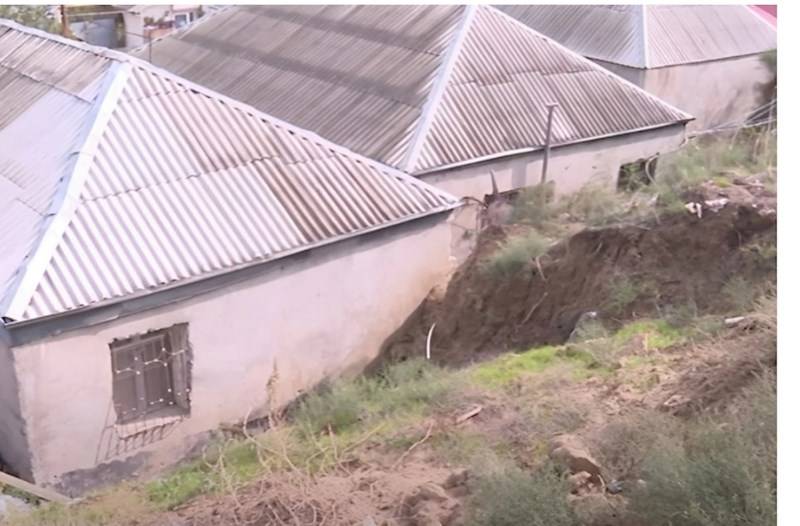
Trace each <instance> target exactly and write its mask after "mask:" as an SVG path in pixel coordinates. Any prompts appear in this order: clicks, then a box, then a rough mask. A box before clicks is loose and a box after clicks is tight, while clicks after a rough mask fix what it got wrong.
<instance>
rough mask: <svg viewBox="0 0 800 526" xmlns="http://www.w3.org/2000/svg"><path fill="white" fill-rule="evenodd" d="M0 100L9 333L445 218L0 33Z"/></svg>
mask: <svg viewBox="0 0 800 526" xmlns="http://www.w3.org/2000/svg"><path fill="white" fill-rule="evenodd" d="M0 98H2V100H3V102H4V104H3V105H2V108H3V109H0V123H1V124H2V125H0V189H2V191H0V200H2V204H3V205H5V206H2V208H0V233H1V234H0V236H2V246H3V248H4V250H3V251H2V253H0V257H2V260H0V285H2V287H3V288H2V289H0V315H2V316H4V317H6V318H8V319H11V320H15V321H22V320H31V319H36V318H40V317H44V316H50V315H54V314H58V313H63V312H67V311H71V310H74V309H79V308H84V307H89V306H93V305H97V304H101V303H106V302H109V301H118V300H120V299H124V298H127V297H132V296H136V295H141V294H146V293H148V292H150V291H153V290H157V289H161V288H164V287H171V286H176V285H180V284H182V283H188V282H191V281H194V280H197V279H202V278H205V277H208V276H211V275H216V274H220V273H224V272H228V271H231V270H234V269H238V268H242V267H244V266H249V265H252V264H256V263H258V262H262V261H266V260H270V259H277V258H280V257H283V256H285V255H288V254H291V253H294V252H297V251H300V250H305V249H308V248H311V247H315V246H320V245H323V244H327V243H331V242H334V241H337V240H339V239H344V238H347V237H351V236H354V235H359V234H362V233H366V232H370V231H374V230H377V229H380V228H385V227H387V226H390V225H393V224H397V223H401V222H405V221H409V220H412V219H415V218H419V217H423V216H427V215H430V214H434V213H438V212H442V211H445V210H449V209H451V208H453V207H454V206H456V205H457V200H456V198H454V197H452V196H450V195H449V194H446V193H444V192H442V191H439V190H437V189H435V188H433V187H431V186H429V185H427V184H425V183H423V182H421V181H419V180H417V179H414V178H412V177H410V176H408V175H406V174H403V173H401V172H399V171H397V170H394V169H392V168H389V167H386V166H382V165H380V164H378V163H376V162H374V161H370V160H368V159H366V158H364V157H362V156H360V155H358V154H354V153H352V152H350V151H347V150H345V149H343V148H341V147H339V146H336V145H334V144H332V143H330V142H328V141H326V140H324V139H321V138H320V137H318V136H317V135H314V134H312V133H309V132H306V131H304V130H300V129H298V128H295V127H293V126H291V125H288V124H286V123H284V122H283V121H279V120H277V119H274V118H272V117H270V116H267V115H265V114H263V113H261V112H259V111H258V110H255V109H254V108H251V107H249V106H246V105H244V104H242V103H239V102H236V101H233V100H231V99H228V98H226V97H224V96H221V95H218V94H216V93H213V92H211V91H209V90H207V89H205V88H202V87H199V86H197V85H195V84H192V83H190V82H188V81H186V80H184V79H181V78H179V77H176V76H174V75H172V74H170V73H167V72H165V71H162V70H159V69H158V68H155V67H153V66H150V65H149V64H147V63H144V62H142V61H140V60H137V59H135V58H132V57H129V56H127V55H124V54H120V53H115V52H111V51H108V50H102V49H99V48H94V47H91V46H86V45H81V44H77V43H74V42H72V41H67V40H63V39H60V38H58V37H54V36H52V35H48V34H45V33H42V32H38V31H35V30H29V29H27V28H23V27H21V26H17V25H16V24H13V23H10V22H5V21H0ZM8 108H15V109H14V110H13V112H12V111H9V109H8Z"/></svg>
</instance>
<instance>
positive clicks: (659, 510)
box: [631, 375, 777, 526]
mask: <svg viewBox="0 0 800 526" xmlns="http://www.w3.org/2000/svg"><path fill="white" fill-rule="evenodd" d="M776 403H777V399H776V391H775V379H774V377H773V376H772V375H764V376H763V377H762V378H760V379H759V380H758V381H756V382H755V384H754V385H752V386H751V387H750V388H748V389H747V390H746V391H745V392H744V393H743V395H742V396H741V397H740V399H739V401H738V403H737V404H734V407H733V408H732V409H731V410H729V411H727V412H726V414H725V415H723V416H722V417H718V418H714V419H712V418H705V419H702V420H700V421H699V422H693V423H688V424H686V426H685V427H686V429H684V430H683V433H678V432H673V433H669V434H664V425H663V423H661V424H660V425H659V429H660V431H659V433H660V434H661V438H659V439H658V440H656V441H655V443H654V445H653V447H652V448H650V450H649V452H648V454H647V455H646V457H645V459H644V461H643V466H642V473H641V475H642V477H643V479H644V480H645V485H644V486H643V487H639V488H637V490H636V491H635V492H634V493H633V494H632V498H631V502H632V504H633V511H634V512H635V513H636V514H637V515H638V516H640V517H642V518H643V519H644V521H645V522H646V523H647V524H653V525H655V526H660V525H664V526H666V525H672V524H682V525H687V526H695V525H696V526H706V525H719V526H722V525H726V526H727V525H743V526H744V525H755V524H775V522H776V485H777V463H776V455H777V426H776V409H777V408H776ZM678 425H679V424H677V423H673V427H677V426H678ZM652 431H654V432H655V430H652Z"/></svg>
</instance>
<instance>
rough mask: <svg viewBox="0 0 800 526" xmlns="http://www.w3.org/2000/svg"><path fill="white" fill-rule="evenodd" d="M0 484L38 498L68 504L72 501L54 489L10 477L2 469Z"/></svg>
mask: <svg viewBox="0 0 800 526" xmlns="http://www.w3.org/2000/svg"><path fill="white" fill-rule="evenodd" d="M0 484H7V485H9V486H11V487H13V488H17V489H18V490H21V491H24V492H25V493H30V494H31V495H33V496H35V497H39V498H40V499H44V500H49V501H50V502H57V503H59V504H69V503H70V502H72V499H70V498H69V497H66V496H64V495H62V494H61V493H56V492H55V491H52V490H49V489H46V488H42V487H39V486H37V485H35V484H31V483H30V482H25V481H24V480H22V479H18V478H17V477H12V476H11V475H9V474H8V473H3V472H2V471H0Z"/></svg>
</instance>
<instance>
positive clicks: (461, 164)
mask: <svg viewBox="0 0 800 526" xmlns="http://www.w3.org/2000/svg"><path fill="white" fill-rule="evenodd" d="M692 120H694V117H692V118H690V119H686V120H682V121H676V122H666V123H663V124H655V125H653V126H644V127H642V128H636V129H635V130H625V131H621V132H616V133H607V134H605V135H598V136H596V137H586V138H585V139H578V140H574V141H568V142H561V143H557V144H553V145H552V146H551V148H552V149H553V150H556V149H558V148H563V147H566V146H574V145H576V144H584V143H587V142H592V141H602V140H605V139H613V138H615V137H622V136H624V135H631V134H635V133H642V132H648V131H653V130H660V129H662V128H669V127H670V126H681V125H685V124H686V123H687V122H689V121H692ZM542 150H544V146H528V147H526V148H517V149H516V150H507V151H505V152H500V153H493V154H489V155H484V156H483V157H477V158H475V159H467V160H466V161H458V162H455V163H450V164H445V165H442V166H436V167H434V168H429V169H427V170H421V171H419V172H416V173H415V176H416V177H425V176H426V175H435V174H437V173H440V172H444V171H446V170H452V169H454V168H464V167H466V166H471V165H473V164H479V163H485V162H487V161H494V160H497V159H504V158H506V157H513V156H515V155H521V154H524V153H533V152H538V151H542Z"/></svg>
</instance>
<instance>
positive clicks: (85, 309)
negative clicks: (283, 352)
mask: <svg viewBox="0 0 800 526" xmlns="http://www.w3.org/2000/svg"><path fill="white" fill-rule="evenodd" d="M423 184H426V185H427V183H423ZM464 204H465V201H464V200H463V199H459V200H458V201H457V202H455V203H451V204H448V205H442V206H438V207H436V208H432V209H430V210H428V211H426V212H423V213H420V214H416V215H413V216H408V217H403V218H399V219H395V220H393V221H390V222H388V223H382V224H380V225H376V226H373V227H370V228H367V229H365V230H359V231H357V232H348V233H346V234H343V235H340V236H338V237H335V238H329V239H325V240H322V241H317V242H316V243H312V244H310V245H303V246H301V247H296V248H294V249H291V250H288V251H285V252H281V253H279V254H276V255H275V256H274V257H267V258H263V259H259V260H256V261H249V262H246V263H242V264H240V265H236V266H233V267H230V268H225V269H220V270H217V271H214V272H210V273H207V274H202V275H199V276H196V277H194V278H190V279H186V280H182V281H176V282H173V283H170V284H168V285H165V286H160V287H157V288H152V289H144V290H139V291H136V292H134V293H132V294H126V295H124V296H119V297H116V298H109V299H106V300H102V301H98V302H95V303H92V304H89V305H84V306H81V307H78V308H74V309H69V310H64V311H61V312H57V313H53V314H48V315H46V316H38V317H36V318H30V319H13V320H11V321H7V322H3V321H2V320H1V319H0V327H5V329H6V330H8V331H9V332H10V331H13V330H15V329H18V328H22V327H30V326H33V325H36V324H39V323H46V322H49V321H52V320H56V319H59V318H65V317H68V316H73V315H78V314H86V313H90V312H93V311H96V310H99V309H103V308H107V307H110V306H113V305H118V304H121V303H124V302H126V301H131V300H138V299H141V298H144V297H147V296H150V295H152V294H160V293H167V292H170V291H176V290H180V289H185V288H187V287H191V286H194V285H197V284H198V283H202V282H206V281H212V280H215V279H219V278H221V277H224V276H226V275H229V274H233V273H235V272H240V271H246V270H250V269H254V268H257V267H259V266H265V265H269V264H271V263H276V262H278V261H280V260H282V259H285V258H288V257H291V256H298V255H300V254H303V253H305V252H310V251H312V250H318V249H320V248H324V247H328V246H331V245H335V244H336V243H340V242H343V241H348V240H350V239H354V238H357V237H359V236H362V235H366V234H374V233H376V232H380V231H381V230H385V229H388V228H393V227H396V226H400V225H403V224H406V223H411V222H413V221H416V220H419V219H425V218H428V217H433V216H436V215H439V214H444V213H450V212H451V211H452V210H454V209H456V208H459V207H461V206H463V205H464ZM219 288H221V287H219V286H217V287H211V288H209V289H208V290H207V291H203V292H201V293H199V294H203V293H206V292H213V291H214V290H218V289H219ZM199 294H193V295H190V296H189V297H188V298H191V297H194V296H197V295H199ZM188 298H181V299H179V300H177V301H183V300H185V299H188ZM169 303H170V302H163V303H160V304H159V305H157V306H155V307H152V308H158V307H161V306H163V305H167V304H169ZM129 314H132V313H129ZM105 321H108V320H105V319H104V320H102V321H99V322H97V323H103V322H105ZM90 325H91V324H90Z"/></svg>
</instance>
